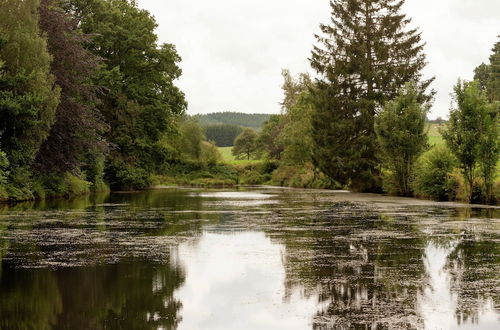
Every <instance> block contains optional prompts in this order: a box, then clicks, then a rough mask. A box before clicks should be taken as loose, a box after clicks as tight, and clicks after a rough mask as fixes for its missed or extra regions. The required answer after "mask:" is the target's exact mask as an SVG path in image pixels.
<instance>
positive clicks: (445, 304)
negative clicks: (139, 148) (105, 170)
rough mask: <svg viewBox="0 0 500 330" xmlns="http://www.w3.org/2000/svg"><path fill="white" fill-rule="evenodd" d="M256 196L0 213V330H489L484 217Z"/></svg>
mask: <svg viewBox="0 0 500 330" xmlns="http://www.w3.org/2000/svg"><path fill="white" fill-rule="evenodd" d="M270 191H271V190H266V189H261V190H259V188H257V189H251V190H249V191H214V192H212V193H207V191H203V190H196V189H191V190H184V189H170V190H158V191H147V192H140V193H135V194H112V195H110V196H105V197H103V198H101V199H98V200H91V199H88V198H87V199H85V200H83V201H75V202H71V203H69V204H68V203H67V204H57V203H55V202H54V203H52V202H51V203H45V204H43V205H36V204H29V205H24V206H21V205H20V206H18V207H16V208H14V209H10V210H8V209H7V210H3V213H1V211H0V259H1V258H3V261H2V262H1V267H0V329H4V328H6V329H11V328H14V329H17V328H36V329H50V328H55V329H110V328H113V329H114V328H137V329H157V328H164V329H175V328H177V327H179V328H182V327H184V328H186V329H188V328H189V327H190V326H191V327H193V326H194V327H196V326H199V327H203V328H204V329H205V328H207V327H206V326H207V325H210V324H212V325H213V328H216V329H220V328H224V327H225V325H228V322H229V321H231V322H232V323H231V325H230V326H232V327H233V328H238V329H255V328H266V329H269V328H274V329H281V328H283V325H284V324H286V325H287V326H289V328H294V327H295V328H297V329H304V328H311V327H312V328H314V329H420V328H431V329H432V328H433V327H435V326H437V327H443V328H449V329H455V328H463V329H468V328H472V327H476V328H481V329H490V328H491V329H496V328H497V327H498V323H499V322H498V315H499V310H500V294H499V291H498V290H499V286H498V274H499V273H500V260H499V258H500V257H499V256H500V250H499V249H500V245H499V240H498V233H499V228H498V224H499V222H498V218H499V217H498V214H499V213H500V211H498V210H491V209H479V210H471V209H469V208H466V207H458V206H457V205H447V206H446V207H443V206H442V205H443V204H430V202H423V201H417V200H412V199H393V198H389V197H383V196H377V195H356V194H347V193H332V192H326V191H325V192H315V191H300V190H279V189H273V190H272V192H271V193H270ZM68 265H69V266H71V267H67V266H68ZM16 267H17V268H16ZM27 268H29V269H27ZM203 311H205V312H206V313H205V314H202V313H201V312H203ZM215 316H218V319H214V318H215ZM259 320H260V323H259V322H257V321H259ZM205 321H206V323H205ZM287 322H288V323H287ZM265 325H267V326H265ZM226 328H227V327H226Z"/></svg>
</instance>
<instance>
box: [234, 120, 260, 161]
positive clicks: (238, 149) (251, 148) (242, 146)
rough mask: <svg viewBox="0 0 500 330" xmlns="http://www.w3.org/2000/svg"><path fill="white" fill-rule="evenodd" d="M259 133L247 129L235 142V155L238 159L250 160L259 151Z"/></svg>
mask: <svg viewBox="0 0 500 330" xmlns="http://www.w3.org/2000/svg"><path fill="white" fill-rule="evenodd" d="M257 138H258V136H257V133H255V131H254V130H253V129H251V128H245V129H244V130H243V132H241V134H240V135H238V136H237V137H236V140H234V148H233V151H232V152H233V155H234V156H235V157H236V159H246V160H250V159H251V158H254V157H255V156H256V155H257V154H256V153H257V151H258V144H257Z"/></svg>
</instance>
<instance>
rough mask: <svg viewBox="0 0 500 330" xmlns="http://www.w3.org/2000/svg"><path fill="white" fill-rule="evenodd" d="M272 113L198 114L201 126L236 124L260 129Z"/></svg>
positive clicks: (196, 117)
mask: <svg viewBox="0 0 500 330" xmlns="http://www.w3.org/2000/svg"><path fill="white" fill-rule="evenodd" d="M270 116H271V115H269V114H262V113H241V112H230V111H228V112H214V113H209V114H204V115H196V116H194V118H195V119H196V120H198V122H199V123H200V125H201V126H204V127H205V126H210V125H222V124H227V125H236V126H241V127H247V128H253V129H254V130H256V131H258V130H260V129H261V127H262V125H264V123H265V122H266V121H267V120H268V119H269V117H270Z"/></svg>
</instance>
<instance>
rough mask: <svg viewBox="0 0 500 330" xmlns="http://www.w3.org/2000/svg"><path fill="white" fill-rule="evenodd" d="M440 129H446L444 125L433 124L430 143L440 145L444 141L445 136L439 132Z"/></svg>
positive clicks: (430, 128) (430, 129) (430, 130)
mask: <svg viewBox="0 0 500 330" xmlns="http://www.w3.org/2000/svg"><path fill="white" fill-rule="evenodd" d="M439 129H444V125H438V124H431V125H430V127H429V133H428V134H429V144H430V145H433V146H435V145H438V144H442V143H444V140H443V137H442V136H441V134H440V133H439Z"/></svg>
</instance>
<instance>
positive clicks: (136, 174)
mask: <svg viewBox="0 0 500 330" xmlns="http://www.w3.org/2000/svg"><path fill="white" fill-rule="evenodd" d="M105 178H106V181H107V182H108V183H109V185H110V187H111V189H113V190H136V189H146V188H149V187H150V186H151V182H152V181H151V175H150V174H149V173H148V171H146V170H145V169H143V168H139V167H134V166H131V165H128V164H126V163H125V162H124V161H121V160H113V161H112V162H110V163H109V164H108V166H107V167H106V173H105Z"/></svg>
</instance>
